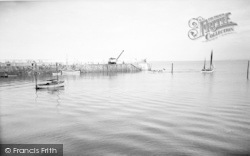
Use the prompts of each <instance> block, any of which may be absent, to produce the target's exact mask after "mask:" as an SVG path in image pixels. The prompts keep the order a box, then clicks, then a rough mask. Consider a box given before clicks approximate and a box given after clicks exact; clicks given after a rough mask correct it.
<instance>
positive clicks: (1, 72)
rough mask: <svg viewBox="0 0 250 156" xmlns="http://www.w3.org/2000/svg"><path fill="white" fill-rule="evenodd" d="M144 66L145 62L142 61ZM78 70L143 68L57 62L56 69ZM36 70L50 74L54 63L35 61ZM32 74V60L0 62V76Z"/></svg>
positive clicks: (113, 70)
mask: <svg viewBox="0 0 250 156" xmlns="http://www.w3.org/2000/svg"><path fill="white" fill-rule="evenodd" d="M143 65H144V67H145V63H143ZM67 69H70V70H78V71H79V70H80V72H81V73H101V72H105V73H106V72H121V73H126V72H140V71H142V70H144V68H143V66H142V64H140V63H123V64H72V65H65V64H62V63H58V71H64V70H67ZM37 72H38V73H39V74H41V75H51V74H52V73H54V72H56V63H50V64H44V63H37ZM33 74H34V66H32V62H28V63H25V64H17V63H12V64H11V63H1V64H0V77H5V76H6V75H16V76H31V75H33Z"/></svg>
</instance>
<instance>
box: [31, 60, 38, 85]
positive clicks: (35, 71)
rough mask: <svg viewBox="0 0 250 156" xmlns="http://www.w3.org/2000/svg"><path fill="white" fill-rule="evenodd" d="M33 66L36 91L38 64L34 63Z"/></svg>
mask: <svg viewBox="0 0 250 156" xmlns="http://www.w3.org/2000/svg"><path fill="white" fill-rule="evenodd" d="M33 65H34V66H35V67H34V66H33ZM32 66H33V71H34V76H35V83H36V89H37V65H36V62H34V64H33V63H32ZM34 68H35V69H34Z"/></svg>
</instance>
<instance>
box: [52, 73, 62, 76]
mask: <svg viewBox="0 0 250 156" xmlns="http://www.w3.org/2000/svg"><path fill="white" fill-rule="evenodd" d="M60 75H62V72H57V73H52V76H60Z"/></svg>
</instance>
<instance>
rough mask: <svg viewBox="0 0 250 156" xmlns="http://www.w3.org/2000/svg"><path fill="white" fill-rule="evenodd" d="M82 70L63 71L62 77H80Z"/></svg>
mask: <svg viewBox="0 0 250 156" xmlns="http://www.w3.org/2000/svg"><path fill="white" fill-rule="evenodd" d="M80 73H81V72H80V70H63V71H62V75H80Z"/></svg>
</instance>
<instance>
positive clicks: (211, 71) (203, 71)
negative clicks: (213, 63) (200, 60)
mask: <svg viewBox="0 0 250 156" xmlns="http://www.w3.org/2000/svg"><path fill="white" fill-rule="evenodd" d="M213 72H214V70H202V71H201V73H213Z"/></svg>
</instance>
